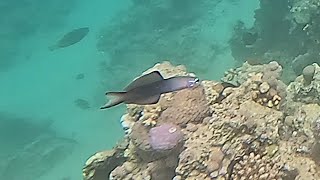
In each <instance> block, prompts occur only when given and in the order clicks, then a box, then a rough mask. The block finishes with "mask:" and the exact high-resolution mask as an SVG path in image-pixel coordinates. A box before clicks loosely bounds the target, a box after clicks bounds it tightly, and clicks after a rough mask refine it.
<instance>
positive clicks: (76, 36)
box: [49, 27, 89, 51]
mask: <svg viewBox="0 0 320 180" xmlns="http://www.w3.org/2000/svg"><path fill="white" fill-rule="evenodd" d="M88 32H89V28H88V27H83V28H78V29H74V30H72V31H70V32H68V33H67V34H65V35H64V36H63V37H62V38H61V39H60V40H59V41H58V42H57V43H56V44H55V45H53V46H50V47H49V50H50V51H53V50H56V49H60V48H65V47H68V46H71V45H73V44H75V43H77V42H79V41H81V40H82V39H83V38H84V37H85V36H86V35H87V34H88Z"/></svg>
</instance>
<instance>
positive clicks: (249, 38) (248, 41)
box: [242, 32, 259, 47]
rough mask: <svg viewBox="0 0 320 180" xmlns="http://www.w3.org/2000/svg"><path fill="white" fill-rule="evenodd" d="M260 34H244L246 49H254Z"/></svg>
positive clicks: (243, 39)
mask: <svg viewBox="0 0 320 180" xmlns="http://www.w3.org/2000/svg"><path fill="white" fill-rule="evenodd" d="M258 37H259V34H258V33H257V32H244V33H243V34H242V43H243V44H244V45H245V46H246V47H252V46H253V44H254V43H255V42H256V41H257V39H258Z"/></svg>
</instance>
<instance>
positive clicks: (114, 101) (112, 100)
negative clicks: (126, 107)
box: [100, 92, 126, 109]
mask: <svg viewBox="0 0 320 180" xmlns="http://www.w3.org/2000/svg"><path fill="white" fill-rule="evenodd" d="M125 94H126V92H108V93H106V96H107V98H108V99H109V101H108V102H107V103H106V104H105V105H103V106H102V107H100V109H106V108H110V107H113V106H116V105H118V104H120V103H122V102H124V100H125Z"/></svg>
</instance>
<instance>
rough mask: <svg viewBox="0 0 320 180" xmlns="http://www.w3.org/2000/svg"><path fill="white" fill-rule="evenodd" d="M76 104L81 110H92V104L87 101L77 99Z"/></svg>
mask: <svg viewBox="0 0 320 180" xmlns="http://www.w3.org/2000/svg"><path fill="white" fill-rule="evenodd" d="M74 104H75V105H76V106H77V107H79V108H80V109H90V104H89V102H88V101H87V100H84V99H80V98H78V99H76V100H74Z"/></svg>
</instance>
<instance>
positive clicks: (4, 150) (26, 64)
mask: <svg viewBox="0 0 320 180" xmlns="http://www.w3.org/2000/svg"><path fill="white" fill-rule="evenodd" d="M5 1H8V3H7V4H6V2H2V3H0V7H1V6H2V7H4V6H5V5H6V9H8V8H12V9H17V7H19V8H22V9H20V10H16V11H15V14H14V15H12V14H11V15H10V16H9V17H15V20H17V19H21V21H23V22H25V21H31V22H34V23H31V24H30V23H29V24H28V27H29V26H30V27H32V28H29V29H28V31H31V32H30V33H26V32H24V31H23V28H24V27H25V26H19V24H18V25H17V23H19V22H17V23H13V22H12V23H10V19H9V17H8V19H5V18H2V19H1V21H3V22H5V21H6V23H5V24H6V26H15V27H11V28H9V27H7V28H3V29H2V32H1V33H2V34H1V35H3V34H4V35H5V36H4V35H3V36H1V37H2V38H4V37H5V39H6V41H2V44H1V47H6V48H4V50H5V51H10V53H5V52H4V51H3V54H5V55H1V60H0V61H2V62H1V64H0V65H1V66H2V67H0V82H1V88H0V92H1V93H0V99H1V103H0V109H1V112H0V113H1V114H0V116H1V118H0V121H1V122H0V123H1V128H2V129H1V131H2V132H1V136H2V137H1V149H0V155H1V158H2V162H1V164H0V169H1V171H0V173H3V174H4V175H3V176H4V177H6V176H7V177H11V176H10V175H8V173H9V174H12V173H19V172H20V173H21V174H22V173H23V174H25V177H26V180H28V179H27V177H33V178H29V179H34V180H37V179H39V180H59V179H63V178H65V179H66V178H69V179H68V180H76V179H81V176H82V172H81V169H82V167H83V164H84V162H85V161H86V159H87V158H88V157H89V156H90V155H92V154H93V153H95V152H97V151H100V150H104V149H110V148H112V147H113V146H114V145H115V143H116V142H117V141H118V140H119V139H121V137H122V136H123V131H122V128H121V125H120V123H119V119H120V117H121V115H122V114H123V112H124V111H125V107H124V106H120V107H115V108H112V109H109V110H107V111H100V110H99V107H100V105H102V104H103V103H104V102H105V97H104V92H105V91H106V90H107V89H108V88H109V89H110V88H111V87H112V88H117V89H121V88H122V86H123V84H124V83H128V82H129V80H130V79H132V78H133V77H135V76H136V75H138V74H140V73H141V70H142V69H145V68H148V67H150V66H152V65H153V64H154V63H157V62H159V60H160V59H171V58H170V57H157V58H156V59H150V60H149V61H145V62H144V61H142V60H140V61H139V60H137V59H135V60H133V59H127V60H128V61H134V62H136V63H134V65H135V66H136V67H134V66H130V67H129V68H130V69H131V70H130V71H128V70H127V69H126V68H124V69H119V70H115V71H113V72H108V69H109V70H110V69H111V70H110V71H112V69H113V68H112V67H101V66H102V64H104V65H106V66H108V65H110V66H111V65H114V64H113V63H109V62H110V61H111V59H110V56H109V55H108V52H102V51H99V50H98V49H97V41H98V39H99V36H100V32H101V31H102V30H103V29H104V28H106V27H108V25H109V24H111V20H113V21H115V20H116V17H117V16H118V14H117V13H118V12H122V13H126V11H125V10H126V9H127V8H129V7H130V6H131V5H132V3H131V2H130V1H121V3H119V2H120V1H115V0H112V1H102V0H97V1H94V2H91V1H80V0H75V1H70V2H68V3H70V4H68V5H66V4H64V2H63V1H61V2H59V1H57V2H56V3H50V4H49V5H48V4H46V3H43V2H42V1H33V3H31V1H30V2H29V1H27V0H26V1H24V2H25V3H27V4H28V6H23V7H20V6H21V5H19V4H18V3H21V2H13V1H10V3H9V0H5ZM40 2H42V3H41V4H40ZM15 3H17V4H15ZM36 3H39V4H36ZM258 6H259V3H258V2H256V1H253V0H251V1H248V0H242V1H239V2H236V3H235V2H232V1H221V2H220V3H218V5H217V6H216V7H215V9H212V11H214V14H215V15H216V21H214V22H208V24H207V25H208V28H207V29H206V28H203V29H202V30H203V32H202V33H201V38H203V39H206V40H210V41H214V42H217V43H218V44H220V45H222V46H225V47H226V49H225V51H223V53H220V54H219V55H217V56H216V57H215V58H214V59H212V61H200V66H201V67H202V66H203V67H209V68H205V69H201V68H200V69H199V63H198V62H199V59H200V58H202V57H200V58H199V59H194V62H188V63H186V64H185V65H186V66H187V67H188V68H190V69H191V70H194V71H197V73H199V74H200V76H201V77H202V78H210V79H219V78H220V77H221V76H222V75H223V72H224V71H225V70H227V69H228V68H230V67H233V66H234V64H235V62H234V60H233V58H232V56H231V54H230V49H228V46H227V43H228V40H229V38H230V36H231V34H232V28H233V26H234V25H235V23H236V22H237V20H242V21H244V22H245V23H246V26H248V27H250V26H252V24H253V22H254V19H253V15H254V10H255V9H256V8H257V7H258ZM26 7H28V8H26ZM32 7H36V8H32ZM2 9H3V8H2ZM39 9H40V10H41V11H39ZM66 9H67V10H66ZM65 11H67V12H66V13H65V14H63V13H61V12H65ZM19 12H20V13H21V14H19ZM48 12H53V13H61V14H62V15H59V16H55V15H54V14H50V13H48ZM0 13H1V12H0ZM3 13H6V12H3ZM26 13H30V16H29V17H31V15H34V14H35V13H36V14H37V15H36V16H32V19H28V18H26ZM27 15H29V14H27ZM2 16H5V14H4V15H2ZM58 17H59V19H57V20H56V21H53V19H54V18H58ZM7 21H8V22H7ZM48 21H49V22H52V23H48ZM21 24H23V23H21V22H20V25H21ZM204 24H205V23H204ZM209 25H210V26H209ZM83 26H88V27H89V28H90V32H89V34H88V35H87V36H86V37H85V38H84V39H83V40H82V41H80V42H79V43H77V44H75V45H73V46H70V47H67V48H64V49H59V50H57V51H49V50H48V46H50V45H52V44H54V43H55V42H56V41H57V40H58V39H59V38H61V37H62V35H63V34H64V33H66V32H69V31H71V30H72V29H75V28H79V27H83ZM204 27H206V26H204ZM16 28H19V29H21V32H19V31H18V32H15V33H10V32H11V31H13V30H14V29H16ZM181 28H183V27H181ZM123 31H130V29H125V30H123ZM17 36H19V37H17ZM109 36H110V38H112V36H113V34H109ZM199 38H200V37H199ZM8 39H9V40H10V41H9V40H8ZM106 39H108V38H106ZM165 41H166V42H168V43H170V39H166V40H165ZM5 42H10V44H5ZM119 43H121V42H119ZM141 43H143V42H141ZM193 48H195V49H196V48H197V47H193ZM202 53H203V54H207V53H210V52H206V51H205V50H204V51H203V52H202ZM101 62H104V63H101ZM173 62H183V60H180V61H176V60H175V59H173ZM119 63H120V65H121V63H122V62H121V61H120V62H119ZM123 64H124V67H125V66H126V63H123ZM193 64H196V65H195V66H193ZM122 68H123V67H122ZM127 68H128V67H127ZM101 69H107V70H106V71H104V73H102V72H101ZM78 74H83V75H84V78H83V79H77V78H76V76H77V75H78ZM112 75H115V76H117V77H123V78H124V80H122V81H121V82H119V81H118V79H117V78H114V77H112ZM77 99H84V100H86V101H87V102H88V103H89V105H90V108H88V109H84V108H79V107H78V106H77V105H75V102H74V101H75V100H77ZM43 138H44V140H43ZM35 142H39V145H37V144H36V145H35ZM50 143H51V144H50ZM50 148H51V150H49V151H48V150H47V149H50ZM56 149H58V150H57V151H56ZM24 151H26V152H27V153H28V155H25V154H24V153H25V152H24ZM31 152H38V154H37V153H34V154H33V153H31ZM41 155H43V156H45V155H47V156H49V155H50V156H49V160H47V161H45V160H42V159H41V157H39V156H41ZM47 156H46V157H47ZM21 157H23V158H22V160H21V161H19V160H16V158H18V159H19V158H21ZM34 159H38V160H37V161H36V160H34ZM28 163H30V164H29V165H26V164H28ZM8 164H9V165H10V167H9V166H8ZM44 164H46V165H44ZM13 167H14V168H13ZM8 171H10V172H8ZM35 171H36V172H38V173H35ZM12 177H13V176H12ZM15 177H16V176H15ZM17 177H18V176H17ZM0 179H1V178H0Z"/></svg>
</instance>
